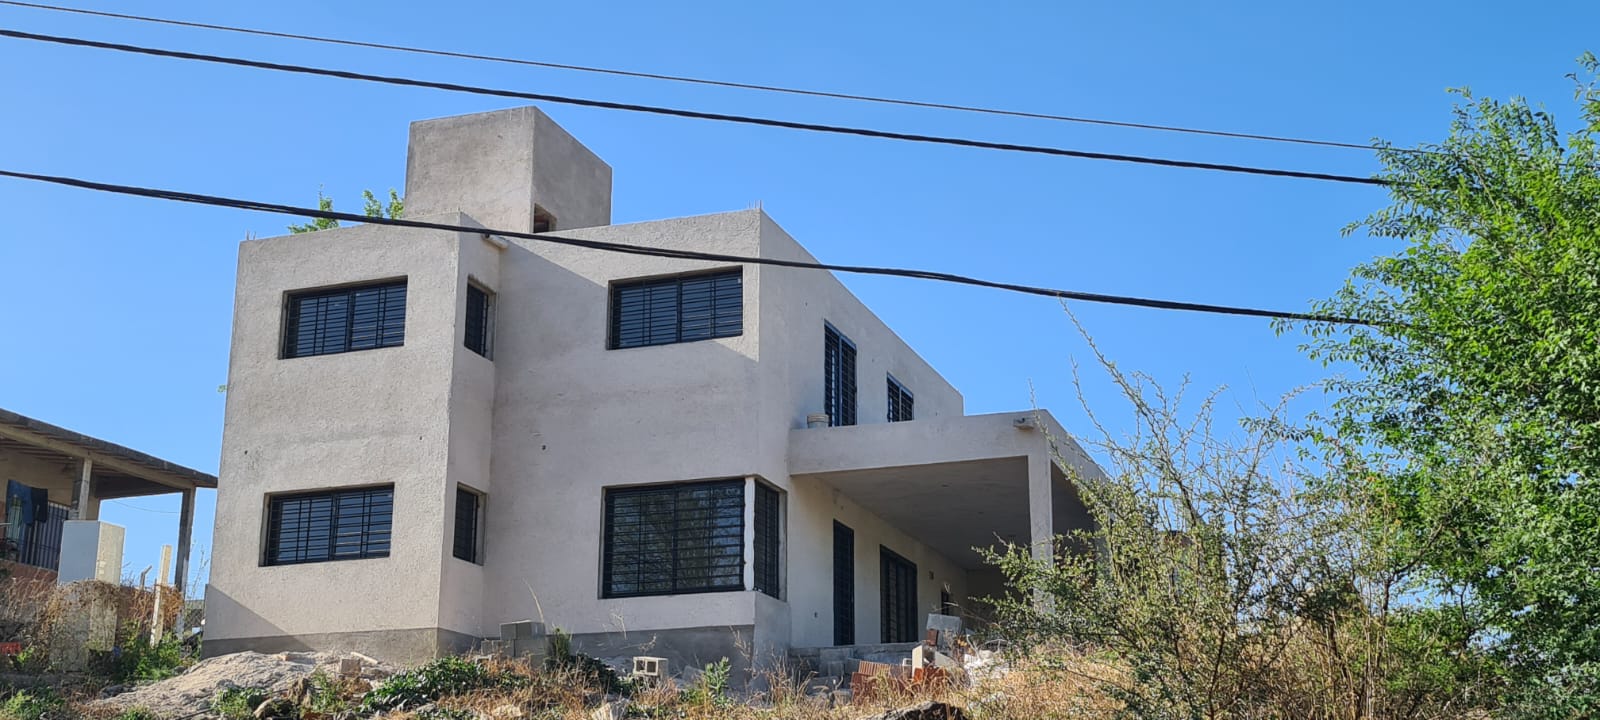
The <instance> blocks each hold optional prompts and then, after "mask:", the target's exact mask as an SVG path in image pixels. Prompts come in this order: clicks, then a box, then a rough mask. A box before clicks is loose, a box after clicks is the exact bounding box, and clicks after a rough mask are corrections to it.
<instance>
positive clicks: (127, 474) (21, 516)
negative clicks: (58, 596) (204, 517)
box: [0, 410, 217, 590]
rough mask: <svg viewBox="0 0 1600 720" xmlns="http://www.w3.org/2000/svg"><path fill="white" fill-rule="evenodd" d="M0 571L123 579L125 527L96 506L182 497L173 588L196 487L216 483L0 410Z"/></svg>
mask: <svg viewBox="0 0 1600 720" xmlns="http://www.w3.org/2000/svg"><path fill="white" fill-rule="evenodd" d="M0 481H3V482H4V483H5V496H4V497H5V506H4V515H3V516H0V568H3V569H5V570H7V571H8V572H9V573H10V574H11V575H13V576H16V577H22V578H30V579H36V580H49V581H52V582H55V581H60V582H63V583H65V582H72V581H75V580H89V579H96V580H103V581H106V582H111V583H116V582H120V581H121V580H122V550H123V548H122V538H123V529H122V528H120V527H118V526H116V525H111V524H108V523H102V522H100V521H99V518H100V503H101V501H103V500H112V499H117V498H131V497H143V496H146V495H166V494H171V493H181V494H182V495H183V501H182V504H181V505H180V510H179V512H178V518H177V524H178V547H177V553H176V555H177V558H176V562H175V564H174V568H173V576H172V583H173V585H174V586H175V587H177V588H178V589H179V590H182V589H183V588H184V585H185V583H186V582H187V581H188V579H189V545H190V541H191V538H192V536H193V529H194V494H195V489H197V488H215V487H216V486H217V479H216V478H215V477H213V476H211V475H207V474H206V473H203V472H200V471H198V470H191V469H189V468H186V467H183V466H181V465H178V464H176V463H171V462H167V461H166V460H162V459H160V458H156V457H151V456H149V455H146V454H144V453H142V452H139V451H137V450H131V449H129V448H125V447H123V446H121V445H117V444H115V443H111V442H107V441H105V440H100V439H98V438H92V437H89V436H88V435H84V434H82V433H76V432H73V431H71V430H67V429H65V428H61V427H57V426H55V425H51V424H50V423H47V422H43V421H41V420H35V419H33V418H30V417H27V416H24V415H18V414H17V413H14V412H10V411H8V410H0Z"/></svg>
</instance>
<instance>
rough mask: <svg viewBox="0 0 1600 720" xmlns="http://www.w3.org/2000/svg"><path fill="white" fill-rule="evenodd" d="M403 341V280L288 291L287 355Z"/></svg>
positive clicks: (404, 314) (337, 350)
mask: <svg viewBox="0 0 1600 720" xmlns="http://www.w3.org/2000/svg"><path fill="white" fill-rule="evenodd" d="M405 341H406V281H405V280H396V281H392V282H383V283H374V284H370V285H360V286H356V287H346V288H338V289H335V290H310V291H305V292H295V293H290V294H289V307H288V317H287V318H286V319H285V322H284V331H283V356H284V357H285V358H297V357H308V356H311V355H331V354H334V353H342V352H350V351H352V350H371V349H373V348H382V347H396V346H399V345H404V344H405Z"/></svg>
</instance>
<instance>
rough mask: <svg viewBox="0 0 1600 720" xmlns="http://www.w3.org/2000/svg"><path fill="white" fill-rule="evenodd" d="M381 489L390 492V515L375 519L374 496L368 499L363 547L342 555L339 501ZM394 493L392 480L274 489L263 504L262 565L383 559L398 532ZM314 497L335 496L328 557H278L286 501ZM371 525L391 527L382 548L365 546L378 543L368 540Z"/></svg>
mask: <svg viewBox="0 0 1600 720" xmlns="http://www.w3.org/2000/svg"><path fill="white" fill-rule="evenodd" d="M382 493H387V501H386V504H387V505H388V517H387V518H386V519H383V520H377V521H375V520H374V517H373V512H372V510H371V507H370V506H371V504H372V503H371V500H370V499H368V500H366V505H367V507H365V508H363V514H362V521H361V528H360V529H361V533H362V539H361V542H360V545H361V546H362V550H361V551H360V552H359V553H357V554H355V555H343V556H341V555H339V554H338V552H337V548H338V546H339V540H338V538H339V534H340V532H339V530H340V525H341V522H340V510H341V509H342V507H341V504H340V501H341V500H342V499H344V498H345V497H355V496H367V497H370V496H375V495H379V494H382ZM394 495H395V494H394V484H392V483H389V484H383V485H361V486H356V487H339V488H327V489H322V490H308V491H293V492H285V493H274V494H269V495H267V496H265V498H264V500H265V508H264V510H265V521H264V522H263V523H262V525H263V527H262V530H263V532H262V538H261V557H260V563H261V566H262V567H279V566H284V565H308V564H312V563H323V562H344V561H348V560H375V559H381V558H386V557H389V555H390V554H391V553H392V551H393V549H394V536H395V532H394V502H395V496H394ZM315 498H330V499H331V500H332V507H331V515H330V518H329V521H328V527H327V538H326V540H327V551H328V554H327V556H326V557H310V558H307V557H301V558H298V559H293V560H278V559H277V556H279V555H281V554H282V547H283V545H282V542H283V531H284V528H283V526H282V515H283V505H284V504H285V503H288V502H291V501H297V500H310V499H315ZM306 522H310V520H307V521H306ZM371 525H387V526H388V529H387V531H386V534H387V535H388V539H387V540H386V541H384V542H383V543H382V545H383V547H382V549H381V550H367V549H366V546H367V545H369V544H376V543H373V542H372V541H370V540H368V539H367V537H366V535H367V534H368V533H372V532H373V530H372V528H371V527H370V526H371ZM308 534H309V533H308ZM307 541H309V538H307ZM302 554H303V553H302Z"/></svg>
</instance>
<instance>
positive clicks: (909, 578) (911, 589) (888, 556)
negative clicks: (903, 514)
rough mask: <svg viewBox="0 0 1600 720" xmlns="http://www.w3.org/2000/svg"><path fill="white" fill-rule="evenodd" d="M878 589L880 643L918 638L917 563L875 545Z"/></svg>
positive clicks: (909, 640)
mask: <svg viewBox="0 0 1600 720" xmlns="http://www.w3.org/2000/svg"><path fill="white" fill-rule="evenodd" d="M878 561H879V566H880V573H881V577H880V581H881V585H880V586H879V592H880V594H881V597H880V600H881V601H882V604H881V605H880V606H879V610H880V612H881V613H882V614H881V615H879V617H881V618H883V628H882V630H883V631H882V633H881V635H880V637H881V638H882V639H881V640H879V642H886V643H893V642H914V641H916V640H917V565H916V563H913V562H911V561H910V560H907V559H905V558H903V557H901V556H900V554H899V553H896V552H895V551H893V550H890V549H889V548H886V547H883V546H882V545H879V546H878Z"/></svg>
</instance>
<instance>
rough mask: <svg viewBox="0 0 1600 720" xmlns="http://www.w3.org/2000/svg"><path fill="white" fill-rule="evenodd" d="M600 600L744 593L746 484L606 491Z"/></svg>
mask: <svg viewBox="0 0 1600 720" xmlns="http://www.w3.org/2000/svg"><path fill="white" fill-rule="evenodd" d="M603 553H604V558H603V560H604V563H603V564H604V568H603V571H602V575H603V579H602V583H601V594H602V595H603V596H604V597H608V598H615V597H634V596H639V595H674V594H678V593H695V592H720V591H725V590H743V589H744V480H720V481H716V482H700V483H683V484H678V485H656V486H650V487H639V488H610V489H608V490H606V499H605V547H604V549H603Z"/></svg>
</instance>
